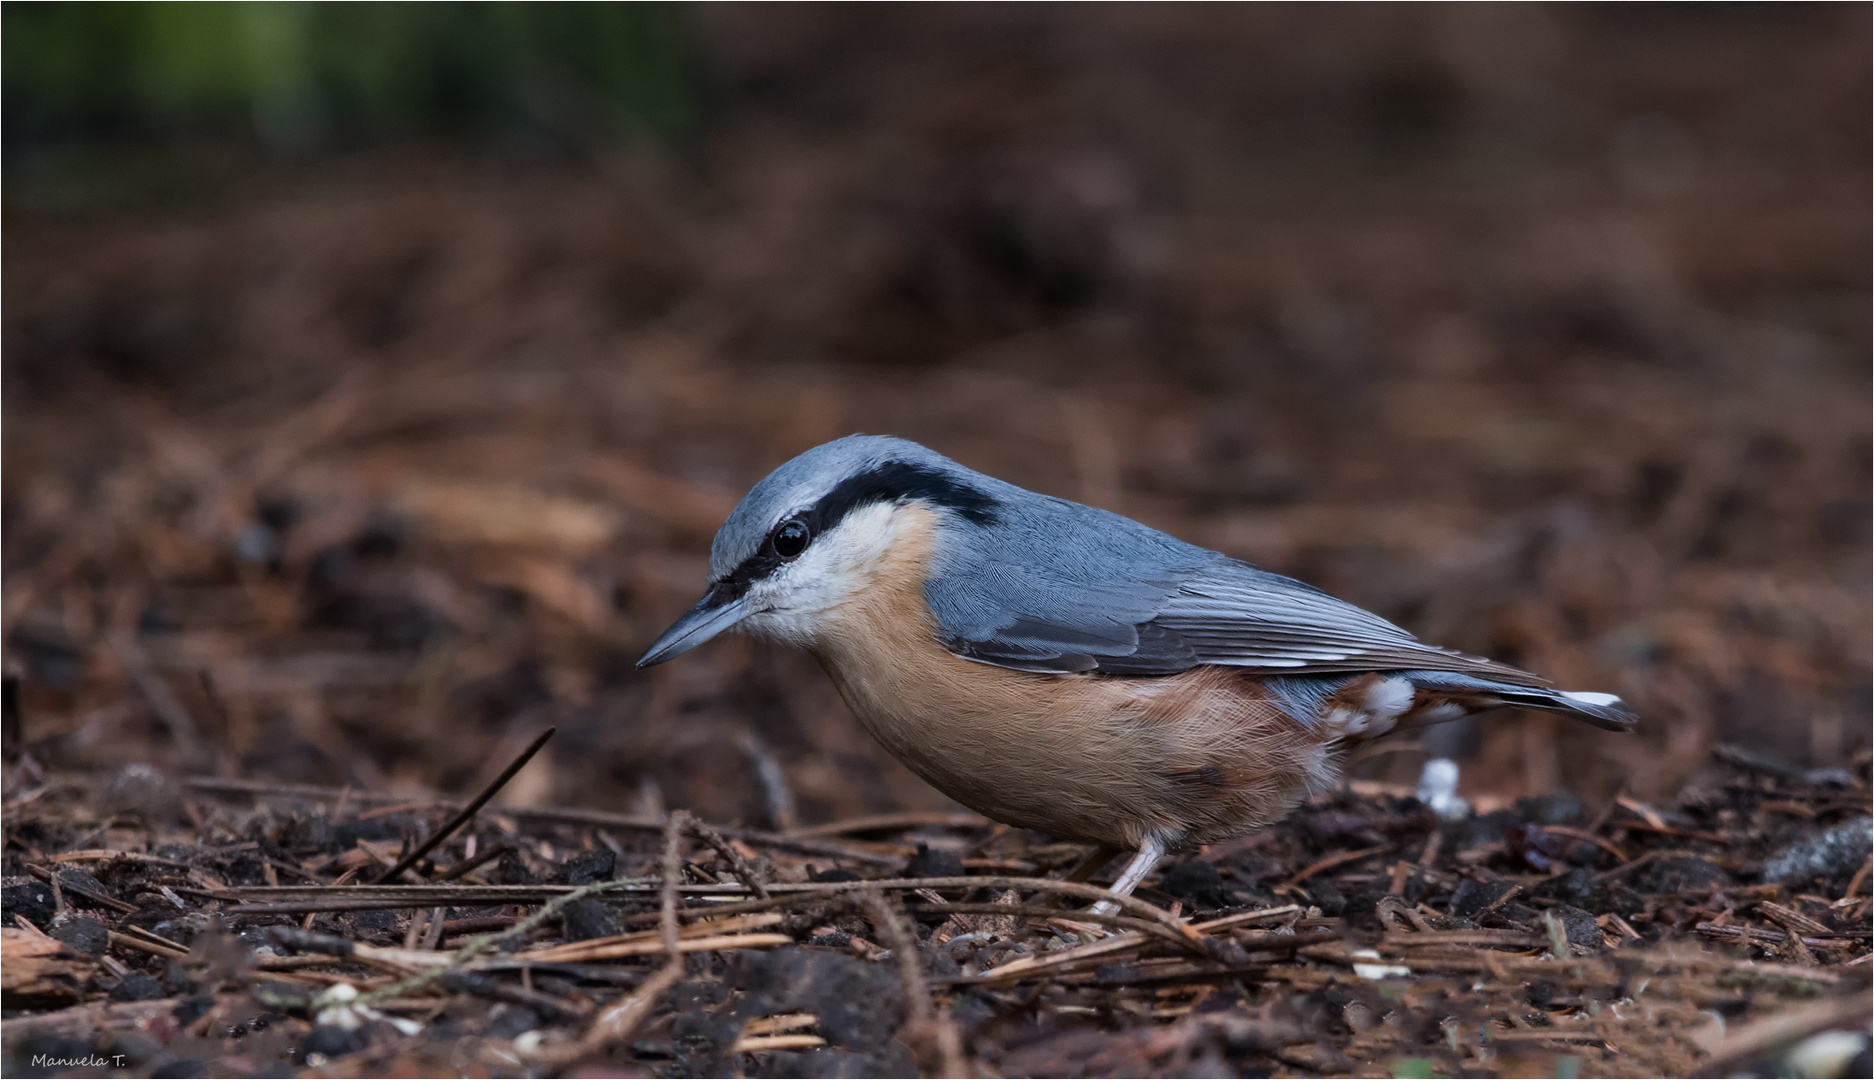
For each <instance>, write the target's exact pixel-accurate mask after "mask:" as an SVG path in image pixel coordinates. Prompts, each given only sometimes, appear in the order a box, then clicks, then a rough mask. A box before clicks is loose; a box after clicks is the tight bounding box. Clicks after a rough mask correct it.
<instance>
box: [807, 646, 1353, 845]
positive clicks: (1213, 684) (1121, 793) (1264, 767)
mask: <svg viewBox="0 0 1874 1080" xmlns="http://www.w3.org/2000/svg"><path fill="white" fill-rule="evenodd" d="M936 651H937V652H938V653H940V654H941V655H929V654H927V655H925V656H924V657H921V658H920V659H919V660H917V661H912V662H909V663H907V662H906V658H905V656H904V654H902V653H900V654H899V655H898V656H896V657H894V658H893V662H892V663H889V664H887V663H884V662H883V660H884V658H883V657H867V656H862V655H853V654H851V653H847V654H845V655H823V656H822V660H823V662H824V664H825V666H826V668H827V670H828V672H829V674H830V675H831V676H832V677H833V680H834V682H835V683H836V684H837V685H838V687H839V689H840V692H841V694H842V695H843V696H844V697H845V699H846V702H847V703H848V705H850V706H851V707H852V710H853V712H854V713H855V714H856V715H857V716H858V717H859V720H860V721H861V723H863V724H864V725H865V727H866V729H867V730H868V731H870V732H871V733H872V735H873V736H874V737H875V738H877V739H878V740H879V742H880V743H882V744H883V745H884V746H885V748H886V749H887V750H889V751H890V752H891V753H892V755H893V756H894V757H896V758H898V760H900V761H902V762H904V763H905V765H907V766H909V767H910V768H911V769H912V771H914V772H916V773H917V774H918V775H919V776H921V777H923V778H924V779H925V780H927V781H929V782H930V783H931V784H932V785H933V786H934V787H936V788H937V789H938V790H939V791H942V792H943V793H944V794H946V795H948V796H950V797H951V798H953V799H955V800H957V801H958V802H960V803H962V804H963V805H965V806H968V807H970V808H971V809H973V810H976V811H977V812H979V813H981V814H984V815H985V816H988V817H990V818H993V819H995V820H997V821H1002V822H1006V823H1008V824H1011V825H1016V826H1019V827H1022V828H1029V829H1035V830H1038V831H1041V832H1045V833H1048V834H1050V835H1052V836H1055V837H1058V838H1060V839H1064V840H1076V841H1081V842H1084V843H1098V844H1109V845H1113V846H1117V847H1131V846H1136V845H1138V844H1139V843H1140V842H1141V841H1142V840H1143V839H1144V837H1145V836H1146V835H1147V834H1151V833H1157V834H1159V835H1161V836H1165V837H1167V838H1172V839H1182V840H1184V841H1186V842H1191V843H1210V842H1214V841H1217V840H1221V839H1225V838H1228V837H1231V836H1238V835H1241V834H1243V833H1245V832H1249V831H1251V830H1253V829H1255V828H1257V827H1259V826H1261V825H1264V824H1266V823H1268V822H1269V821H1272V820H1274V819H1275V818H1277V817H1280V816H1281V815H1282V814H1283V813H1285V812H1287V811H1288V810H1289V809H1291V808H1293V807H1294V806H1295V805H1296V804H1297V803H1299V802H1300V801H1301V800H1302V799H1303V798H1305V797H1306V796H1307V795H1308V793H1309V792H1311V791H1315V790H1321V789H1323V788H1326V787H1328V786H1331V784H1332V782H1333V777H1334V772H1335V760H1334V756H1333V753H1332V751H1331V749H1330V746H1329V745H1328V744H1325V743H1323V741H1322V740H1321V739H1320V738H1319V737H1318V736H1316V735H1314V734H1312V733H1310V732H1308V731H1307V730H1306V729H1305V728H1303V727H1302V726H1301V725H1298V724H1296V723H1295V722H1294V721H1293V720H1291V719H1289V718H1288V717H1287V715H1286V714H1283V713H1281V712H1280V711H1279V710H1277V709H1275V708H1273V707H1272V706H1270V705H1269V704H1268V703H1267V702H1266V701H1265V700H1263V699H1262V697H1261V695H1260V694H1259V693H1258V692H1257V688H1256V685H1255V684H1254V683H1253V682H1252V681H1249V680H1245V679H1244V678H1243V677H1242V676H1240V675H1237V674H1236V673H1233V672H1226V671H1218V670H1215V669H1210V670H1203V671H1194V672H1188V673H1186V674H1184V675H1178V676H1171V677H1166V678H1149V679H1115V678H1107V677H1098V676H1084V675H1046V674H1035V673H1030V672H1019V671H1011V670H1008V669H1004V668H997V667H991V666H987V665H983V664H977V663H973V662H971V661H967V660H963V659H961V658H958V657H955V656H953V655H951V654H949V653H948V652H943V651H942V650H941V649H938V650H936Z"/></svg>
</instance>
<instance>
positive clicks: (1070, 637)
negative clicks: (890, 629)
mask: <svg viewBox="0 0 1874 1080" xmlns="http://www.w3.org/2000/svg"><path fill="white" fill-rule="evenodd" d="M1045 592H1046V596H1045V599H1043V597H1042V596H1041V595H1038V594H1037V593H1036V592H1034V591H1028V592H1026V593H1024V592H1023V591H1021V590H1015V591H1014V592H1013V593H1011V592H1004V593H1002V594H1001V596H1002V597H1003V598H1004V599H1005V600H1006V599H1007V598H1009V597H1011V596H1012V595H1013V596H1020V597H1022V598H1024V599H1028V600H1030V601H1031V602H1030V603H1027V604H1020V605H1019V607H1020V608H1024V609H1026V610H1012V609H1011V608H1010V607H1009V606H1007V605H1006V604H1005V605H1004V607H1003V612H1002V614H1003V616H1004V618H1002V619H1000V620H997V621H998V622H1001V623H1002V624H1003V625H999V626H996V627H994V628H993V629H991V630H989V632H987V633H980V632H979V633H978V634H975V635H960V634H953V635H951V636H950V638H949V640H948V642H947V644H948V646H949V648H950V649H951V651H952V652H955V653H956V654H957V655H959V656H964V657H968V658H969V659H972V660H979V661H982V662H983V663H988V664H995V665H998V666H1001V667H1009V668H1016V669H1019V670H1022V671H1046V672H1094V671H1097V672H1102V673H1106V674H1111V675H1171V674H1176V673H1177V672H1181V671H1187V670H1189V669H1191V668H1193V667H1197V666H1199V665H1204V664H1215V665H1219V666H1225V667H1237V668H1242V669H1244V670H1246V671H1255V672H1260V673H1266V674H1282V675H1304V674H1320V673H1328V672H1343V671H1374V670H1387V669H1416V670H1437V671H1454V672H1463V673H1465V674H1469V675H1475V676H1479V677H1483V678H1489V679H1493V680H1496V681H1498V682H1503V683H1509V684H1512V685H1518V686H1545V685H1547V684H1546V682H1545V681H1544V680H1542V679H1540V678H1538V677H1536V676H1534V675H1531V674H1529V673H1528V672H1526V671H1521V670H1518V669H1516V668H1513V667H1509V666H1507V665H1504V664H1499V663H1496V662H1494V661H1490V660H1485V659H1482V658H1480V657H1475V656H1467V655H1465V654H1463V653H1458V652H1453V651H1451V650H1449V649H1440V648H1437V647H1435V646H1431V645H1427V644H1425V643H1424V642H1422V641H1419V640H1418V639H1417V638H1415V637H1413V636H1412V635H1411V634H1409V633H1407V632H1406V631H1405V630H1403V629H1401V628H1399V627H1397V626H1395V625H1393V624H1392V623H1390V622H1387V621H1386V620H1385V619H1382V618H1380V617H1379V616H1377V615H1374V614H1373V613H1372V612H1369V611H1365V610H1362V609H1361V608H1358V607H1355V606H1353V605H1352V604H1349V603H1346V602H1345V601H1342V600H1337V599H1335V598H1334V597H1332V596H1329V595H1328V594H1326V593H1324V592H1321V591H1320V590H1319V589H1315V588H1313V587H1311V586H1309V585H1305V584H1303V583H1302V582H1299V581H1296V580H1294V579H1292V578H1286V577H1283V576H1281V575H1279V574H1271V573H1269V572H1267V571H1264V570H1259V569H1257V568H1255V567H1253V566H1250V565H1248V564H1247V563H1241V562H1237V561H1235V560H1233V559H1226V558H1223V557H1221V556H1216V557H1214V558H1213V559H1208V560H1204V561H1203V562H1202V564H1201V565H1198V566H1195V567H1191V568H1188V569H1184V570H1181V571H1174V572H1171V573H1168V574H1164V575H1162V576H1159V580H1155V581H1152V582H1140V583H1136V584H1134V585H1132V586H1131V587H1129V588H1128V589H1127V590H1125V591H1124V592H1123V594H1121V593H1120V591H1119V590H1113V589H1110V588H1107V589H1098V588H1095V589H1091V590H1087V591H1082V592H1079V593H1076V594H1072V595H1068V594H1067V593H1065V592H1063V591H1060V590H1055V589H1048V590H1045ZM1101 593H1107V594H1108V595H1107V596H1105V597H1104V598H1103V597H1102V596H1101V595H1100V594H1101ZM1103 599H1105V600H1108V601H1112V602H1111V603H1110V604H1109V603H1103V602H1102V600H1103ZM1035 601H1041V602H1035ZM1115 609H1121V610H1124V609H1131V612H1132V614H1133V616H1134V617H1133V618H1127V619H1125V620H1124V621H1121V620H1117V619H1115V618H1114V615H1115ZM1145 609H1149V610H1145ZM1139 615H1143V616H1144V617H1142V618H1138V617H1136V616H1139Z"/></svg>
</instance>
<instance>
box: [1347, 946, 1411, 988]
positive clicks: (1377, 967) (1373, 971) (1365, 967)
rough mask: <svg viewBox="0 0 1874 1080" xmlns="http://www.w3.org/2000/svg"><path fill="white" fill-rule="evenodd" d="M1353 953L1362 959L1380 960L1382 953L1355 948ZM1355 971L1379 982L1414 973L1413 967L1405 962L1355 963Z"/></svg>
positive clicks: (1363, 976) (1361, 975)
mask: <svg viewBox="0 0 1874 1080" xmlns="http://www.w3.org/2000/svg"><path fill="white" fill-rule="evenodd" d="M1353 955H1354V956H1357V957H1359V958H1360V959H1362V960H1366V959H1371V960H1378V959H1380V955H1379V953H1378V952H1376V951H1374V950H1372V949H1355V950H1354V951H1353ZM1353 973H1354V974H1355V975H1358V976H1360V977H1361V978H1362V979H1367V980H1370V981H1373V982H1377V981H1379V980H1380V979H1397V978H1401V977H1403V976H1406V975H1410V974H1412V969H1411V968H1409V967H1406V966H1405V965H1404V964H1385V963H1381V964H1362V963H1357V962H1356V963H1355V964H1354V966H1353Z"/></svg>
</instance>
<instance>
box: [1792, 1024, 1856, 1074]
mask: <svg viewBox="0 0 1874 1080" xmlns="http://www.w3.org/2000/svg"><path fill="white" fill-rule="evenodd" d="M1866 1045H1867V1036H1866V1035H1864V1034H1862V1033H1861V1032H1858V1031H1823V1032H1818V1033H1816V1034H1814V1035H1811V1036H1809V1037H1808V1038H1806V1039H1804V1040H1803V1041H1802V1042H1800V1043H1798V1044H1797V1046H1796V1049H1794V1050H1791V1051H1790V1052H1789V1057H1788V1059H1787V1060H1786V1063H1787V1064H1788V1066H1789V1071H1790V1075H1791V1076H1803V1077H1810V1076H1847V1075H1848V1066H1849V1065H1850V1064H1852V1063H1853V1061H1854V1059H1855V1055H1856V1054H1859V1053H1860V1052H1861V1048H1862V1047H1863V1046H1866Z"/></svg>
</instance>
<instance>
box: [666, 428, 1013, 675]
mask: <svg viewBox="0 0 1874 1080" xmlns="http://www.w3.org/2000/svg"><path fill="white" fill-rule="evenodd" d="M1006 487H1007V486H1006V485H1002V484H1000V483H999V482H997V481H994V480H991V479H990V478H989V477H986V476H983V475H982V474H980V473H976V472H973V471H971V470H969V469H966V468H964V467H963V466H961V465H958V464H957V463H956V462H954V461H951V460H950V459H949V458H946V457H944V456H943V455H941V454H938V453H935V452H934V451H931V450H928V449H926V448H925V447H922V446H919V445H918V444H916V443H913V442H907V441H905V440H903V439H894V438H887V437H882V436H872V435H852V436H848V437H847V438H844V439H839V440H836V441H834V442H830V443H826V444H824V445H821V446H817V447H815V448H813V449H812V450H809V451H807V452H806V453H804V454H801V455H800V456H799V457H796V458H794V459H793V460H792V461H789V462H788V463H787V464H785V465H782V466H781V467H780V468H778V469H776V470H774V471H773V472H772V473H769V474H768V476H767V477H766V478H765V479H763V480H762V481H761V482H760V483H758V484H756V485H755V487H754V488H753V489H752V490H751V491H749V493H748V494H747V495H745V496H743V498H742V501H741V502H740V503H739V504H737V505H736V507H735V509H734V510H733V511H731V512H730V514H729V519H728V520H727V521H726V522H724V523H723V525H722V528H721V530H719V531H718V532H717V533H716V540H715V543H714V544H713V545H711V548H710V554H709V591H708V592H707V593H706V594H704V596H703V599H702V600H701V601H700V602H698V603H697V605H696V607H694V608H692V609H691V610H690V612H689V614H687V615H685V616H683V617H682V618H681V619H678V620H677V622H676V624H675V625H673V626H672V627H671V628H670V629H668V630H666V631H664V633H663V636H662V637H659V638H658V639H657V641H656V642H655V643H653V644H652V645H651V648H650V650H649V651H648V652H646V653H645V654H644V656H643V658H642V659H640V660H639V661H638V666H639V667H649V666H651V665H652V664H660V663H663V662H664V661H665V660H669V659H671V658H672V657H675V656H678V655H680V654H682V653H685V652H688V651H689V650H691V649H693V648H695V647H696V646H698V645H701V644H702V643H704V642H705V641H708V640H709V639H710V638H713V637H715V636H716V635H717V634H720V633H722V632H723V631H724V630H727V629H729V628H730V627H734V626H740V627H742V628H743V629H746V630H749V631H752V632H754V633H758V634H763V635H765V636H768V637H773V638H777V639H780V640H784V641H788V642H792V643H794V644H799V645H812V644H813V643H814V642H815V641H816V640H817V639H818V637H819V635H820V633H821V631H822V629H823V627H824V625H825V620H826V618H827V617H828V615H829V613H831V612H833V611H834V610H836V609H837V608H839V607H841V606H842V605H844V604H846V603H848V602H849V601H851V600H852V599H853V598H854V597H855V596H857V595H858V594H859V593H860V592H861V591H863V590H865V589H867V588H870V587H872V586H874V585H875V584H877V581H876V578H877V575H878V573H879V572H880V568H881V567H882V566H884V565H885V564H886V563H887V562H888V559H887V556H889V555H890V554H891V553H892V552H893V550H894V548H895V547H896V546H897V545H898V544H900V543H903V542H905V540H906V532H907V530H908V529H910V528H912V527H914V523H916V522H920V521H921V522H929V523H931V524H932V527H934V528H936V529H938V530H942V529H947V528H971V527H977V528H980V527H984V526H988V525H992V524H993V523H994V522H995V521H996V520H997V509H998V507H999V506H1000V505H1001V503H1000V498H1001V497H1002V496H1001V492H1000V490H995V489H1006ZM1008 490H1013V489H1008Z"/></svg>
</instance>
